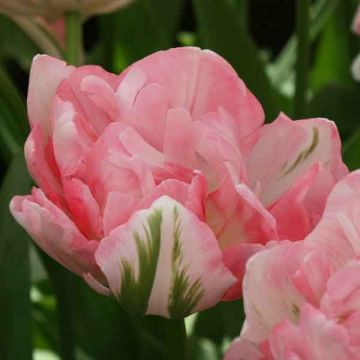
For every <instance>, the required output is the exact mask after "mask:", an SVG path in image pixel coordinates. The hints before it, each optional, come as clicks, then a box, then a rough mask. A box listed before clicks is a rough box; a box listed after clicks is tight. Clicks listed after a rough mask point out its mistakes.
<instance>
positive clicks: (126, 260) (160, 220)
mask: <svg viewBox="0 0 360 360" xmlns="http://www.w3.org/2000/svg"><path fill="white" fill-rule="evenodd" d="M140 244H142V245H140ZM140 249H142V250H140ZM139 251H142V254H143V255H141V253H140V252H139ZM140 256H142V262H141V263H140V262H139V261H140V260H139V257H140ZM144 256H145V257H144ZM96 261H97V263H98V264H99V266H100V267H101V269H102V271H103V273H104V274H105V276H106V277H107V280H108V283H109V286H110V288H111V290H112V292H113V293H114V294H115V296H117V297H118V299H119V301H120V302H121V303H123V304H126V306H127V307H128V308H133V310H134V311H138V312H140V313H147V314H154V315H162V316H165V317H173V318H176V317H183V316H186V315H188V314H190V313H192V312H194V311H200V310H203V309H206V308H208V307H211V306H213V305H214V304H216V303H217V302H218V301H219V300H220V299H221V297H222V295H223V294H224V292H225V291H226V290H227V289H228V288H229V287H230V286H231V285H232V284H233V283H234V281H235V279H234V278H233V276H232V275H231V273H230V272H229V271H228V270H227V269H226V268H225V266H224V264H223V262H222V255H221V251H220V249H219V248H218V244H217V241H216V239H215V237H214V236H213V234H212V232H211V231H210V229H209V228H208V227H207V226H206V225H205V224H204V223H202V222H200V221H199V220H198V219H197V217H196V216H195V215H193V214H192V213H191V212H189V211H188V210H187V209H186V208H184V207H183V206H182V205H180V204H179V203H178V202H176V201H174V200H172V199H170V198H168V197H166V196H164V197H161V198H160V199H158V200H156V201H155V202H154V203H153V204H152V206H151V207H150V208H149V209H148V210H140V211H137V212H135V213H134V214H133V215H132V217H131V218H130V220H129V222H128V223H127V224H124V225H121V226H119V227H118V228H116V229H114V230H113V231H112V232H111V233H110V235H109V236H108V237H107V238H105V239H104V240H103V241H102V242H101V243H100V246H99V248H98V250H97V252H96ZM119 264H120V266H119ZM125 275H126V276H125ZM129 276H130V277H129ZM180 278H182V279H183V281H184V282H183V283H182V281H180ZM129 279H133V280H131V281H130V282H129ZM176 279H178V280H176ZM178 281H180V282H181V283H182V284H183V285H182V286H181V287H180V288H179V287H178V285H179V283H178ZM190 288H192V290H190ZM175 294H176V295H175Z"/></svg>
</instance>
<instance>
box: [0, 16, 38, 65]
mask: <svg viewBox="0 0 360 360" xmlns="http://www.w3.org/2000/svg"><path fill="white" fill-rule="evenodd" d="M38 52H39V50H38V48H37V46H36V45H34V43H33V42H32V41H31V39H30V38H29V37H28V36H27V35H26V34H25V32H23V31H22V30H21V29H20V28H19V27H18V26H17V25H16V24H15V23H14V22H13V21H12V20H11V19H9V18H8V17H6V16H5V15H2V14H0V57H1V58H11V59H13V60H16V61H17V62H18V63H19V64H20V65H21V66H22V68H23V69H29V68H30V64H31V61H32V59H33V57H34V56H35V55H36V54H37V53H38Z"/></svg>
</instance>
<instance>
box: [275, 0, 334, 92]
mask: <svg viewBox="0 0 360 360" xmlns="http://www.w3.org/2000/svg"><path fill="white" fill-rule="evenodd" d="M338 4H339V0H318V1H316V2H315V4H314V5H313V6H312V11H311V21H310V38H311V40H312V41H315V40H316V38H317V36H318V35H319V33H320V31H321V30H322V29H323V27H324V26H325V24H327V22H328V20H329V18H330V17H331V15H332V14H333V13H334V11H335V10H336V7H337V6H338ZM296 52H297V39H296V36H295V35H293V36H292V37H291V38H290V39H289V41H288V42H287V44H286V46H285V47H284V49H283V51H282V52H281V54H280V55H279V56H278V57H277V59H276V60H275V61H274V63H273V64H271V65H270V68H271V70H270V72H271V74H272V76H271V78H272V82H273V83H274V84H275V86H279V85H282V84H284V83H285V82H286V81H287V80H288V79H289V77H291V74H292V72H293V69H294V65H295V62H296Z"/></svg>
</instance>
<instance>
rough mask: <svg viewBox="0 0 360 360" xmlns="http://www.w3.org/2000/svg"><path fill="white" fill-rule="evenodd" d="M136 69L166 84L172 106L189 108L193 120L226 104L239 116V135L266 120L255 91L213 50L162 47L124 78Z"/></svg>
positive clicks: (148, 80)
mask: <svg viewBox="0 0 360 360" xmlns="http://www.w3.org/2000/svg"><path fill="white" fill-rule="evenodd" d="M133 72H134V73H136V74H142V79H144V78H145V79H146V81H147V83H156V84H159V85H161V86H163V87H164V89H166V93H167V95H168V98H169V107H170V108H172V107H183V108H185V109H187V110H188V111H189V112H190V113H191V116H192V118H193V119H194V120H196V119H200V118H201V117H202V115H203V114H205V113H208V112H213V111H217V110H218V108H219V107H223V108H224V109H225V110H226V111H227V112H228V113H229V114H230V115H231V116H232V117H233V118H234V119H237V134H236V135H237V138H238V139H240V138H242V137H244V136H246V135H248V134H250V133H251V132H252V131H254V130H255V129H256V128H257V127H259V126H260V125H261V124H262V123H263V121H264V112H263V110H262V108H261V105H260V104H259V102H258V101H257V100H256V98H255V97H254V95H252V94H251V93H250V91H249V90H248V89H247V88H246V86H245V84H244V83H243V82H242V80H240V79H239V77H238V75H237V74H236V72H235V71H234V69H233V68H232V67H231V66H230V65H229V64H228V63H227V62H226V61H225V60H224V59H223V58H221V57H220V56H218V55H216V54H215V53H213V52H212V51H209V50H201V49H199V48H195V47H182V48H175V49H170V50H168V51H159V52H157V53H155V54H152V55H150V56H148V57H146V58H144V59H142V60H140V61H138V62H136V63H135V64H133V65H132V66H130V67H129V68H128V69H127V70H126V76H125V78H126V77H127V76H129V75H130V74H131V73H133ZM120 87H121V85H120Z"/></svg>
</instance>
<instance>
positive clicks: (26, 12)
mask: <svg viewBox="0 0 360 360" xmlns="http://www.w3.org/2000/svg"><path fill="white" fill-rule="evenodd" d="M130 1H131V0H0V12H1V13H5V14H7V15H11V16H12V15H15V16H17V15H20V16H32V17H35V16H41V17H43V18H46V19H49V20H55V19H58V18H60V17H61V16H63V15H64V14H65V13H66V12H68V11H79V12H80V13H81V14H82V15H83V16H91V15H95V14H102V13H106V12H110V11H114V10H116V9H118V8H120V7H122V6H125V5H127V4H128V3H129V2H130Z"/></svg>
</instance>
